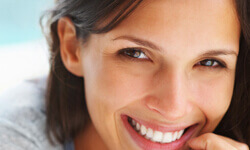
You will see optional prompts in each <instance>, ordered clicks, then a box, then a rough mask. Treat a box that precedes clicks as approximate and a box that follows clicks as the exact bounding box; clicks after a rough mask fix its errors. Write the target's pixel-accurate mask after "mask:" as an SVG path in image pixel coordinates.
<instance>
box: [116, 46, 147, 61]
mask: <svg viewBox="0 0 250 150" xmlns="http://www.w3.org/2000/svg"><path fill="white" fill-rule="evenodd" d="M120 53H121V54H122V55H126V56H129V57H132V58H138V59H148V57H147V56H146V54H145V53H144V52H143V51H141V50H139V49H135V48H126V49H123V50H121V52H120Z"/></svg>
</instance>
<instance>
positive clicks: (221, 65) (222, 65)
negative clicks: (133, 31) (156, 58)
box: [118, 48, 226, 68]
mask: <svg viewBox="0 0 250 150" xmlns="http://www.w3.org/2000/svg"><path fill="white" fill-rule="evenodd" d="M128 52H133V53H136V52H138V53H140V54H139V56H141V54H142V53H143V54H144V55H145V56H146V57H147V58H138V57H139V56H138V57H133V56H131V55H128V54H129V53H128ZM118 53H119V54H120V55H122V56H125V57H126V58H128V59H129V60H132V61H142V60H143V61H144V60H146V61H148V60H150V58H148V56H147V55H146V54H145V52H144V51H143V50H141V49H140V48H124V49H121V50H120V51H119V52H118ZM138 53H137V54H138ZM209 62H210V64H208V63H209ZM206 64H207V65H206ZM214 64H216V65H214ZM197 65H199V66H203V67H209V68H226V64H225V63H224V62H221V61H219V60H217V59H211V58H208V59H204V60H201V61H199V62H198V63H196V64H195V66H197Z"/></svg>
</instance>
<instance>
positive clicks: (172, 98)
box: [145, 69, 191, 121]
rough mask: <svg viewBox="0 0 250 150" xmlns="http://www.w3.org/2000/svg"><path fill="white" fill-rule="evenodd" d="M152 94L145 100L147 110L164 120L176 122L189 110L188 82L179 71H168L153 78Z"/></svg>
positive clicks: (185, 76) (183, 73) (184, 74)
mask: <svg viewBox="0 0 250 150" xmlns="http://www.w3.org/2000/svg"><path fill="white" fill-rule="evenodd" d="M152 83H153V86H152V88H151V89H152V93H151V95H150V96H147V97H146V98H145V103H146V106H147V107H148V109H150V110H151V111H154V112H156V113H158V114H160V115H162V116H163V117H164V118H166V120H169V121H176V120H180V119H181V118H183V117H184V116H185V115H186V114H187V113H188V112H190V110H191V105H190V92H189V90H190V89H189V87H190V85H189V83H190V82H189V80H188V76H187V75H186V73H185V72H183V71H181V70H179V71H178V70H177V69H175V70H169V71H165V72H162V73H159V74H157V75H156V76H155V77H154V78H153V82H152Z"/></svg>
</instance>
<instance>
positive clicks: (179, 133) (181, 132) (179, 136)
mask: <svg viewBox="0 0 250 150" xmlns="http://www.w3.org/2000/svg"><path fill="white" fill-rule="evenodd" d="M183 132H184V130H181V131H179V132H178V136H177V140H179V139H180V138H181V136H182V134H183Z"/></svg>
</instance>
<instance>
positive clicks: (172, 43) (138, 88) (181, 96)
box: [58, 0, 248, 150]
mask: <svg viewBox="0 0 250 150" xmlns="http://www.w3.org/2000/svg"><path fill="white" fill-rule="evenodd" d="M58 35H59V39H60V50H61V57H62V60H63V63H64V65H65V67H66V68H67V70H68V71H70V72H71V73H73V74H75V75H76V76H80V77H84V80H85V83H84V84H85V85H84V86H85V92H86V95H85V96H86V102H87V107H88V111H89V114H90V116H91V122H89V125H88V127H87V128H86V129H85V130H84V131H83V132H82V133H80V135H79V136H78V137H77V138H76V139H74V143H75V148H76V150H82V149H89V150H91V149H99V150H102V149H103V150H104V149H110V150H127V149H140V148H139V147H138V146H137V144H136V143H135V142H134V141H133V140H132V138H131V137H130V135H129V133H128V132H127V130H126V129H125V127H124V125H123V123H122V120H121V117H120V115H121V114H126V115H129V116H132V117H136V118H139V119H141V120H144V121H148V122H154V123H155V124H158V125H163V126H182V125H193V124H198V127H197V128H196V131H195V133H194V134H193V135H192V140H190V141H188V142H187V143H186V144H185V145H184V147H183V148H182V149H190V148H191V149H206V150H214V149H217V150H220V149H221V150H222V149H223V150H224V149H225V147H226V149H227V150H231V149H232V150H233V149H242V150H245V149H248V147H247V145H246V144H243V143H240V142H238V141H234V140H232V139H229V138H227V137H222V136H220V135H215V134H213V133H212V132H213V131H214V129H215V128H216V126H217V125H218V124H219V122H220V121H221V119H222V118H223V116H224V114H225V113H226V111H227V110H228V107H229V105H230V102H231V98H232V93H233V86H234V77H235V70H236V61H237V55H238V53H239V39H240V24H239V21H238V18H237V14H236V11H235V7H234V4H233V1H232V0H220V1H218V0H202V1H198V0H185V1H176V0H157V1H153V0H145V1H143V2H142V3H141V4H140V5H139V7H138V8H137V9H136V10H135V11H134V12H133V13H132V14H131V15H130V16H129V17H128V18H127V19H125V20H124V21H123V22H122V23H121V24H119V25H118V26H117V27H116V28H114V29H113V30H111V31H109V32H108V33H104V34H92V35H91V36H90V37H89V39H88V40H87V42H86V43H82V40H81V39H77V38H76V31H75V28H74V25H73V24H72V22H71V21H70V19H69V18H66V17H65V18H61V19H60V20H59V22H58ZM124 48H136V49H137V50H140V52H139V53H136V54H137V55H135V54H134V55H130V56H128V53H124V51H123V53H119V52H121V51H120V50H122V49H124ZM130 50H131V49H130ZM134 56H136V57H134ZM131 58H132V59H131Z"/></svg>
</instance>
